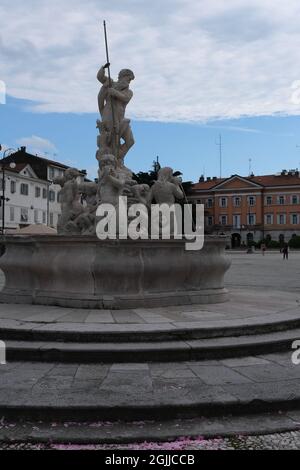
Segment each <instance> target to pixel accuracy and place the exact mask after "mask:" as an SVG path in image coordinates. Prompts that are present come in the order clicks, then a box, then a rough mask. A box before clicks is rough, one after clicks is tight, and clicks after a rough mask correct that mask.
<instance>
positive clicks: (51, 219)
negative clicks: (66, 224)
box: [50, 212, 54, 227]
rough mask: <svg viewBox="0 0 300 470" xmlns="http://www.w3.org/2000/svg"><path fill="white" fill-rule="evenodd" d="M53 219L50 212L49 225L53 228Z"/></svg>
mask: <svg viewBox="0 0 300 470" xmlns="http://www.w3.org/2000/svg"><path fill="white" fill-rule="evenodd" d="M53 220H54V218H53V212H50V225H51V226H52V227H53V225H54V222H53Z"/></svg>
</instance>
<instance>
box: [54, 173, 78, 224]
mask: <svg viewBox="0 0 300 470" xmlns="http://www.w3.org/2000/svg"><path fill="white" fill-rule="evenodd" d="M78 176H80V173H79V171H78V170H76V168H68V169H67V170H66V171H65V174H64V176H63V177H59V178H55V179H54V180H53V183H54V184H59V185H60V186H61V191H60V201H61V216H60V218H59V221H58V226H57V230H58V233H65V232H66V227H67V224H68V222H73V221H74V220H75V219H76V217H77V216H78V215H79V214H80V213H81V212H83V206H82V204H81V203H80V192H79V184H78V182H77V178H78ZM67 232H69V229H68V230H67Z"/></svg>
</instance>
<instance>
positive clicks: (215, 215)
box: [189, 170, 300, 248]
mask: <svg viewBox="0 0 300 470" xmlns="http://www.w3.org/2000/svg"><path fill="white" fill-rule="evenodd" d="M189 199H190V201H191V202H194V203H196V202H197V203H202V204H204V205H205V230H206V233H211V234H223V235H226V236H227V238H228V244H229V245H230V246H231V247H233V248H235V247H239V246H241V245H248V244H249V242H251V241H255V242H259V241H261V240H263V239H264V240H268V241H270V240H275V241H277V242H279V243H280V244H283V243H284V242H288V241H289V240H290V239H291V238H292V237H293V236H295V235H297V236H300V175H299V171H296V170H291V171H285V170H283V171H282V172H280V173H278V174H276V175H264V176H254V175H251V176H249V177H242V176H239V175H232V176H231V177H229V178H221V179H220V178H207V179H206V180H205V179H204V178H203V177H201V178H200V180H199V183H196V184H194V185H193V186H192V189H191V191H190V194H189Z"/></svg>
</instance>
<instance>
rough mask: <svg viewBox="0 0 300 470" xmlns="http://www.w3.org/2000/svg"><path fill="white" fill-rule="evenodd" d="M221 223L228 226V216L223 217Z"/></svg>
mask: <svg viewBox="0 0 300 470" xmlns="http://www.w3.org/2000/svg"><path fill="white" fill-rule="evenodd" d="M220 223H221V225H227V215H221V217H220Z"/></svg>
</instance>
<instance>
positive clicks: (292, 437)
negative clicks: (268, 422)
mask: <svg viewBox="0 0 300 470" xmlns="http://www.w3.org/2000/svg"><path fill="white" fill-rule="evenodd" d="M57 449H58V450H174V451H176V450H193V451H194V450H300V431H293V432H286V433H278V434H267V435H261V436H233V437H228V438H224V439H223V438H215V439H201V438H198V439H195V440H192V439H189V438H182V439H179V440H176V441H173V442H162V443H143V444H128V445H123V446H121V445H83V446H80V445H61V444H59V445H56V444H49V445H44V444H22V443H19V444H4V443H2V444H1V443H0V450H57Z"/></svg>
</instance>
